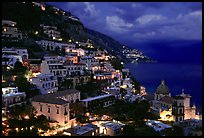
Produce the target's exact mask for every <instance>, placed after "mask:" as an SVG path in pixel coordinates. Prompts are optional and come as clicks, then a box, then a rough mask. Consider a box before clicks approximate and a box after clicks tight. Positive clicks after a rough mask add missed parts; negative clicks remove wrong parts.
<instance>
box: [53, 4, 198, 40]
mask: <svg viewBox="0 0 204 138" xmlns="http://www.w3.org/2000/svg"><path fill="white" fill-rule="evenodd" d="M51 4H52V5H56V6H57V7H59V8H62V9H64V10H67V11H70V12H71V13H73V14H74V15H76V16H77V17H79V18H80V20H81V21H82V23H83V24H84V25H85V26H86V27H88V28H90V29H93V30H96V31H99V32H101V33H104V34H107V35H110V36H111V37H113V38H115V39H116V40H118V41H120V42H123V43H129V42H138V41H143V42H145V41H149V40H158V39H163V40H173V39H181V40H202V38H201V37H202V3H200V2H89V3H84V2H76V3H75V2H63V3H62V2H52V3H51Z"/></svg>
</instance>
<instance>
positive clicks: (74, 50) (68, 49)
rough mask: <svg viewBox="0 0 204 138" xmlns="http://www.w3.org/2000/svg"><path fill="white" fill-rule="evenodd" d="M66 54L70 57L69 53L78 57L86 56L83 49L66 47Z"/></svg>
mask: <svg viewBox="0 0 204 138" xmlns="http://www.w3.org/2000/svg"><path fill="white" fill-rule="evenodd" d="M65 52H66V53H67V55H69V53H72V52H74V53H77V56H84V55H85V50H84V49H82V48H69V47H66V49H65Z"/></svg>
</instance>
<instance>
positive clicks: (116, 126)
mask: <svg viewBox="0 0 204 138" xmlns="http://www.w3.org/2000/svg"><path fill="white" fill-rule="evenodd" d="M102 125H103V126H104V127H108V128H110V129H112V130H117V129H120V128H121V127H123V126H125V124H122V123H116V122H106V123H103V124H102Z"/></svg>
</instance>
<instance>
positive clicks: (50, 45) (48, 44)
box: [35, 40, 69, 51]
mask: <svg viewBox="0 0 204 138" xmlns="http://www.w3.org/2000/svg"><path fill="white" fill-rule="evenodd" d="M35 42H36V43H37V44H38V45H40V46H42V47H43V48H44V49H46V50H50V51H55V50H56V49H59V50H61V49H62V48H66V47H69V44H67V43H60V42H57V41H49V40H40V41H35Z"/></svg>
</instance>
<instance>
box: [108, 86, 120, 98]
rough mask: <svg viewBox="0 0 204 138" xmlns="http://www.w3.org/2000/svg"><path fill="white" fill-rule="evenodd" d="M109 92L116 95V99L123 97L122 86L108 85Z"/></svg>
mask: <svg viewBox="0 0 204 138" xmlns="http://www.w3.org/2000/svg"><path fill="white" fill-rule="evenodd" d="M107 92H108V93H109V94H112V95H114V96H115V98H116V99H122V95H121V93H120V87H108V88H107Z"/></svg>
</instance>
